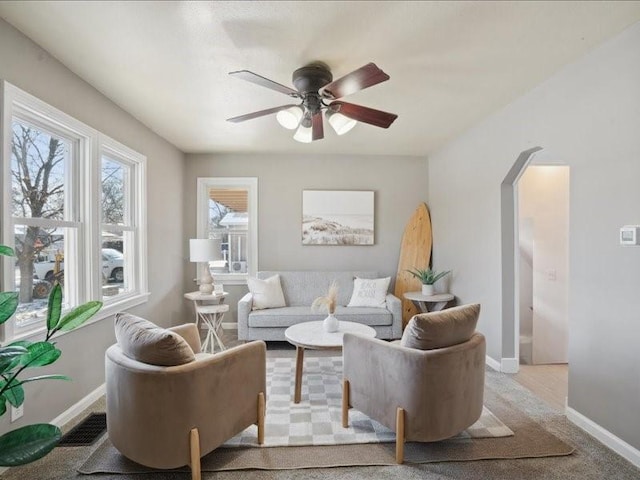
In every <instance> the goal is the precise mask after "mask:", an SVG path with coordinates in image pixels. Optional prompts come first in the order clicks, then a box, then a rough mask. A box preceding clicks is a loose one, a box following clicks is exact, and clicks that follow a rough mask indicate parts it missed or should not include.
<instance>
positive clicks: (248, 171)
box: [184, 127, 427, 322]
mask: <svg viewBox="0 0 640 480" xmlns="http://www.w3.org/2000/svg"><path fill="white" fill-rule="evenodd" d="M363 128H366V127H363ZM371 128H373V127H371ZM324 141H328V140H324ZM333 141H348V138H347V137H344V138H339V139H337V138H336V139H334V140H333ZM234 176H235V177H258V197H259V198H258V236H259V243H258V250H259V251H258V257H259V259H258V262H259V264H258V269H259V270H376V271H378V272H380V273H381V274H384V275H390V276H392V278H395V273H396V270H397V268H398V256H399V253H400V239H401V237H402V232H403V230H404V227H405V224H406V222H407V221H408V220H409V217H410V216H411V214H412V213H413V210H415V208H416V207H417V206H418V204H419V203H420V202H425V201H426V198H427V161H426V159H425V158H422V157H387V156H320V155H272V154H270V155H254V154H202V155H187V162H186V174H185V185H184V188H185V192H186V195H185V199H186V205H187V207H186V211H187V212H189V213H188V215H187V217H186V218H185V231H186V233H187V235H195V233H196V192H195V187H196V179H197V177H234ZM305 189H310V190H311V189H316V190H322V189H326V190H373V191H374V192H375V245H373V246H362V247H357V246H302V243H301V219H302V190H305ZM186 267H187V268H186V275H185V279H184V282H185V289H191V290H194V289H195V285H194V283H193V279H194V278H195V277H196V271H195V266H194V265H192V264H187V266H186ZM225 289H226V290H227V291H229V292H230V293H232V295H231V297H230V298H229V299H228V303H230V305H231V308H232V311H231V312H230V314H229V317H230V318H231V319H232V320H229V319H225V321H234V322H235V321H236V315H235V310H236V305H235V304H236V303H237V300H238V298H239V297H240V296H242V295H244V293H246V292H247V288H246V286H237V287H227V286H225ZM229 317H228V318H229Z"/></svg>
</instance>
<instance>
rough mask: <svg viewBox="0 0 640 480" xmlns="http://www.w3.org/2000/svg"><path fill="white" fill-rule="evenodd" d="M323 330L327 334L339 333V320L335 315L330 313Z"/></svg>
mask: <svg viewBox="0 0 640 480" xmlns="http://www.w3.org/2000/svg"><path fill="white" fill-rule="evenodd" d="M322 328H324V331H325V332H328V333H333V332H337V331H338V319H337V318H336V317H335V315H334V314H333V313H330V314H329V315H328V316H327V318H325V319H324V321H323V322H322Z"/></svg>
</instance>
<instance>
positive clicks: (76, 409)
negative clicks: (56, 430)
mask: <svg viewBox="0 0 640 480" xmlns="http://www.w3.org/2000/svg"><path fill="white" fill-rule="evenodd" d="M105 391H106V387H105V384H104V383H103V384H102V385H100V386H99V387H98V388H96V389H95V390H94V391H93V392H90V393H89V394H88V395H87V396H86V397H84V398H82V399H80V400H79V401H78V402H76V403H75V404H73V405H71V407H69V408H67V409H66V410H65V411H64V412H62V413H61V414H60V415H58V416H57V417H56V418H54V419H53V420H51V423H52V424H54V425H56V426H57V427H62V426H63V425H64V424H65V423H67V422H69V421H70V420H71V419H73V417H75V416H76V415H78V414H79V413H80V412H82V411H83V410H84V409H85V408H87V407H88V406H89V405H91V404H92V403H93V402H95V401H96V400H98V399H99V398H100V397H101V396H102V395H104V394H105Z"/></svg>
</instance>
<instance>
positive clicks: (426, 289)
mask: <svg viewBox="0 0 640 480" xmlns="http://www.w3.org/2000/svg"><path fill="white" fill-rule="evenodd" d="M422 294H423V295H428V296H431V295H435V294H436V291H435V287H434V286H433V285H422Z"/></svg>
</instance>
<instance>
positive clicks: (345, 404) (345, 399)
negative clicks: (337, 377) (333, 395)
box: [342, 379, 349, 428]
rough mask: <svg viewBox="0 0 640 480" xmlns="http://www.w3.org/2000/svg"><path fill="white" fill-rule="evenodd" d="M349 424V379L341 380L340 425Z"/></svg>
mask: <svg viewBox="0 0 640 480" xmlns="http://www.w3.org/2000/svg"><path fill="white" fill-rule="evenodd" d="M348 426H349V380H347V379H344V380H342V427H343V428H347V427H348Z"/></svg>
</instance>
